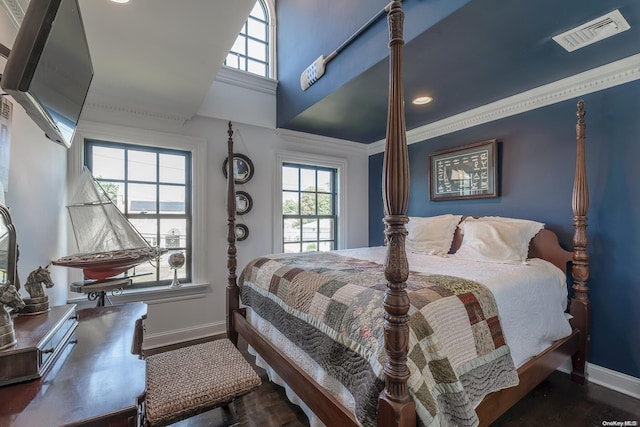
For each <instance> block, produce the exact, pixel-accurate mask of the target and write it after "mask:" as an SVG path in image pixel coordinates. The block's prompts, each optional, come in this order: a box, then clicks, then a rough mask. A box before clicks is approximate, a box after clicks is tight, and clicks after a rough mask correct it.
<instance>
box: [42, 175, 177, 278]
mask: <svg viewBox="0 0 640 427" xmlns="http://www.w3.org/2000/svg"><path fill="white" fill-rule="evenodd" d="M67 209H68V211H69V216H70V218H71V225H72V227H73V233H74V236H75V239H76V243H77V244H78V250H79V253H77V254H74V255H68V256H65V257H62V258H60V259H57V260H55V261H52V263H53V264H54V265H60V266H64V267H73V268H81V269H82V271H83V273H84V276H85V278H87V279H93V280H104V279H107V278H110V277H113V276H116V275H118V274H121V273H124V272H125V271H127V270H129V269H130V268H133V267H135V266H136V265H138V264H141V263H143V262H145V261H151V260H153V259H157V258H158V257H159V256H160V255H161V254H162V253H164V252H166V249H164V248H159V247H151V246H150V245H149V243H148V242H147V241H146V240H145V239H144V237H142V235H141V234H140V233H139V232H138V230H136V228H135V227H134V226H133V224H131V223H130V222H129V220H128V219H127V218H126V217H125V216H124V215H123V214H122V212H120V210H119V209H118V207H117V206H116V205H115V204H114V203H113V202H112V201H111V199H110V198H109V196H108V195H107V193H106V192H105V191H104V189H103V188H102V187H101V186H100V184H99V183H98V182H97V181H96V180H95V179H94V178H93V176H92V175H91V172H89V170H88V169H87V168H85V169H84V171H83V172H82V175H81V177H80V181H79V184H78V187H77V189H76V192H75V195H74V196H73V199H72V201H71V204H70V205H69V206H67Z"/></svg>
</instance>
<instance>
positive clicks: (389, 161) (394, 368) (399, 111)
mask: <svg viewBox="0 0 640 427" xmlns="http://www.w3.org/2000/svg"><path fill="white" fill-rule="evenodd" d="M388 7H389V9H388V20H389V49H390V51H391V52H390V57H389V61H390V80H389V110H388V118H387V141H386V148H385V152H384V161H383V171H384V176H383V181H382V190H383V200H384V214H385V217H384V223H385V235H386V241H387V254H386V259H385V263H384V272H385V277H386V279H387V290H386V292H385V295H384V309H385V315H384V319H385V322H384V342H385V350H386V353H387V361H386V363H385V366H384V374H385V388H384V390H383V391H382V393H380V397H379V398H378V426H380V427H382V426H384V427H400V426H402V427H408V426H412V427H414V426H415V425H416V411H415V404H414V403H413V400H412V399H411V396H409V390H408V388H407V380H408V379H409V375H410V372H409V368H408V367H407V349H408V345H409V326H408V325H407V321H408V320H409V316H408V315H407V313H408V311H409V296H408V295H407V291H406V287H407V284H406V280H407V277H408V276H409V263H408V261H407V254H406V252H405V237H406V235H407V230H406V228H405V224H406V223H407V221H408V218H407V206H408V204H409V156H408V149H407V136H406V125H405V117H404V90H403V86H402V47H403V45H404V41H403V39H402V31H403V21H404V12H403V10H402V4H401V3H400V2H399V1H393V2H392V3H390V4H389V6H388Z"/></svg>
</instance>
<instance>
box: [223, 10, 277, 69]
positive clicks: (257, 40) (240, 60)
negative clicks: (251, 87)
mask: <svg viewBox="0 0 640 427" xmlns="http://www.w3.org/2000/svg"><path fill="white" fill-rule="evenodd" d="M269 39H270V37H269V12H268V9H267V7H266V6H265V4H264V2H263V1H262V0H258V1H257V2H256V4H255V5H254V6H253V9H252V10H251V13H250V14H249V17H248V18H247V21H246V22H245V23H244V25H243V26H242V29H241V30H240V34H239V35H238V38H237V39H236V41H235V43H234V44H233V46H232V47H231V50H230V51H229V53H228V54H227V58H226V59H225V61H224V65H226V66H228V67H231V68H237V69H238V70H242V71H247V72H249V73H252V74H257V75H259V76H263V77H269V66H270V65H269V63H270V61H269V59H270V56H271V55H270V51H269Z"/></svg>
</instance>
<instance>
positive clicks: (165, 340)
mask: <svg viewBox="0 0 640 427" xmlns="http://www.w3.org/2000/svg"><path fill="white" fill-rule="evenodd" d="M225 332H226V323H225V322H215V323H209V324H206V325H197V326H193V327H189V328H183V329H175V330H172V331H166V332H162V333H157V334H146V333H145V334H144V340H143V342H142V350H143V351H144V350H150V349H154V348H158V347H165V346H169V345H173V344H179V343H182V342H185V341H193V340H198V339H202V338H209V337H212V336H214V335H219V334H223V333H225Z"/></svg>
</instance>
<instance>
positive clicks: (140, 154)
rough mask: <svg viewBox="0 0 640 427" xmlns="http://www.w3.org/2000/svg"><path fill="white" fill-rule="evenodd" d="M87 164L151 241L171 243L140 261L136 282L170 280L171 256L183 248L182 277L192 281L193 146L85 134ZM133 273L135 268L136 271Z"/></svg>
mask: <svg viewBox="0 0 640 427" xmlns="http://www.w3.org/2000/svg"><path fill="white" fill-rule="evenodd" d="M85 165H86V166H87V167H88V168H89V170H91V172H92V173H93V176H94V177H95V178H96V180H97V181H98V182H99V183H100V185H101V186H102V187H103V189H104V190H105V191H106V193H107V194H108V195H109V197H110V198H111V200H112V201H113V202H114V203H115V204H116V206H117V207H118V208H119V209H120V211H121V212H122V213H123V214H124V216H125V217H127V218H128V219H129V221H130V222H131V223H132V224H133V226H134V227H135V228H136V229H137V230H138V231H139V232H140V234H142V236H143V237H144V238H145V239H146V240H147V242H149V244H150V245H151V246H160V247H164V248H166V249H168V252H167V253H165V254H164V255H163V256H162V257H161V258H160V260H159V261H158V262H157V263H153V264H152V263H143V264H140V265H138V266H137V267H135V270H134V272H135V274H132V275H134V276H135V277H134V278H133V284H134V286H135V287H145V286H158V285H165V284H169V283H170V282H171V280H172V279H173V270H171V269H170V267H169V264H168V258H169V256H170V255H171V254H172V253H175V252H178V251H181V252H183V253H184V254H185V258H186V262H185V264H184V265H183V266H182V267H181V268H180V269H178V278H179V280H180V281H181V282H190V281H191V258H192V257H191V250H192V242H191V152H189V151H181V150H173V149H167V148H157V147H148V146H140V145H132V144H123V143H115V142H106V141H96V140H85ZM130 273H132V272H130Z"/></svg>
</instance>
